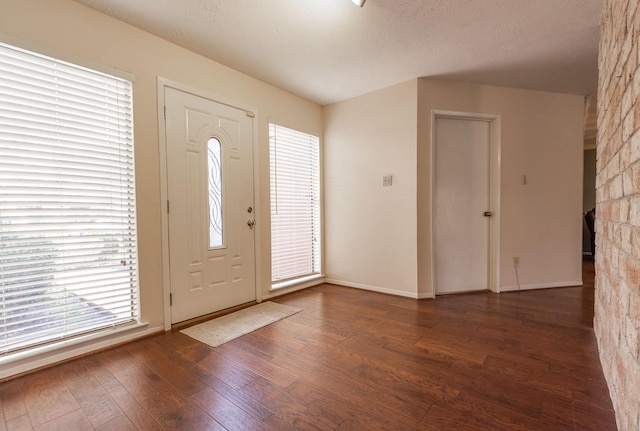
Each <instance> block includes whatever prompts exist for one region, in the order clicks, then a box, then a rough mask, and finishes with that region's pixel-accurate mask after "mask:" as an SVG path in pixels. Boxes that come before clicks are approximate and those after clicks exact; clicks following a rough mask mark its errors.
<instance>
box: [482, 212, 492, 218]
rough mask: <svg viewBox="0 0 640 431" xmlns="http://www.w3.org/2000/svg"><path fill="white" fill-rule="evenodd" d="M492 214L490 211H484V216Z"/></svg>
mask: <svg viewBox="0 0 640 431" xmlns="http://www.w3.org/2000/svg"><path fill="white" fill-rule="evenodd" d="M492 215H493V213H492V212H491V211H485V212H484V216H485V217H491V216H492Z"/></svg>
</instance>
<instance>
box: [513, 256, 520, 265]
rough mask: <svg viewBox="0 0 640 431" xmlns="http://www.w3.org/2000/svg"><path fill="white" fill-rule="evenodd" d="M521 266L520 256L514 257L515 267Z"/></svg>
mask: <svg viewBox="0 0 640 431" xmlns="http://www.w3.org/2000/svg"><path fill="white" fill-rule="evenodd" d="M518 265H520V258H519V257H518V256H514V258H513V266H518Z"/></svg>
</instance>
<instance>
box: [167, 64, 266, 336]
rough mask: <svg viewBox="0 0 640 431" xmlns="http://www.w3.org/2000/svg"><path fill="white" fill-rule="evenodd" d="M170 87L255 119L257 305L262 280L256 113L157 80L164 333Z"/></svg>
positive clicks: (184, 87)
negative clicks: (166, 96)
mask: <svg viewBox="0 0 640 431" xmlns="http://www.w3.org/2000/svg"><path fill="white" fill-rule="evenodd" d="M167 87H170V88H174V89H176V90H179V91H182V92H185V93H190V94H193V95H195V96H199V97H203V98H205V99H210V100H212V101H215V102H217V103H220V104H223V105H227V106H231V107H233V108H236V109H240V110H242V111H245V112H246V113H247V115H248V116H251V117H255V121H253V132H252V133H253V136H252V140H253V202H254V214H255V221H256V224H255V226H254V230H255V233H254V256H255V291H256V302H261V301H262V289H261V288H260V286H262V278H261V262H260V253H259V250H260V237H261V233H260V230H261V226H260V225H261V223H260V221H259V217H260V214H261V213H260V193H259V190H260V189H259V188H258V174H259V169H258V168H259V164H258V154H259V152H258V123H259V120H258V114H257V112H258V111H257V109H255V108H254V107H251V106H248V105H245V104H242V103H238V102H236V101H234V100H229V99H227V98H225V97H222V96H219V95H216V94H212V93H210V92H208V91H205V90H202V89H199V88H195V87H192V86H189V85H186V84H182V83H179V82H176V81H172V80H170V79H167V78H163V77H160V76H159V77H158V82H157V92H158V94H157V95H158V154H159V162H160V208H161V211H160V213H161V229H162V230H161V243H162V298H163V319H164V330H165V331H169V330H171V302H170V301H171V276H170V267H169V215H168V212H167V211H168V204H167V202H168V196H169V194H168V187H169V185H168V182H167V181H168V175H167V139H166V125H165V122H166V120H165V109H164V106H165V96H164V95H165V88H167Z"/></svg>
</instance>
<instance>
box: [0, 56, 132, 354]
mask: <svg viewBox="0 0 640 431" xmlns="http://www.w3.org/2000/svg"><path fill="white" fill-rule="evenodd" d="M133 162H134V160H133V113H132V83H131V82H130V81H128V80H125V79H121V78H117V77H113V76H109V75H106V74H104V73H101V72H97V71H93V70H90V69H86V68H83V67H80V66H76V65H73V64H70V63H66V62H64V61H60V60H56V59H54V58H50V57H46V56H42V55H39V54H36V53H33V52H29V51H25V50H22V49H19V48H15V47H12V46H9V45H5V44H0V302H1V305H0V307H1V311H2V315H1V316H0V325H1V328H0V331H1V332H0V353H1V354H6V353H8V352H12V351H15V350H17V349H23V348H27V347H30V346H33V345H36V344H41V343H46V342H51V341H53V340H60V339H64V338H69V337H73V336H76V335H78V334H83V333H87V332H90V331H95V330H99V329H104V328H108V327H112V326H115V325H119V324H123V323H126V322H131V321H136V320H137V318H138V299H137V298H138V291H137V290H138V274H137V266H138V262H137V245H136V211H135V193H134V163H133Z"/></svg>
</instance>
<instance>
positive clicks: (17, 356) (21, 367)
mask: <svg viewBox="0 0 640 431" xmlns="http://www.w3.org/2000/svg"><path fill="white" fill-rule="evenodd" d="M161 331H163V329H162V327H152V328H150V327H149V324H148V323H130V324H127V325H122V326H118V327H115V328H110V329H105V330H101V331H97V332H94V333H90V334H86V335H83V336H79V337H74V338H70V339H67V340H60V341H57V342H53V343H48V344H45V345H42V346H36V347H33V348H29V349H25V350H20V351H16V352H12V353H8V354H5V355H2V356H0V380H2V379H5V378H7V377H11V376H14V375H17V374H21V373H25V372H27V371H32V370H36V369H38V368H42V367H46V366H49V365H52V364H55V363H57V362H62V361H66V360H69V359H73V358H75V357H78V356H82V355H86V354H87V353H91V352H94V351H97V350H101V349H105V348H108V347H112V346H115V345H117V344H121V343H126V342H128V341H132V340H134V339H136V338H141V337H145V336H147V335H151V334H154V333H157V332H161Z"/></svg>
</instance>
